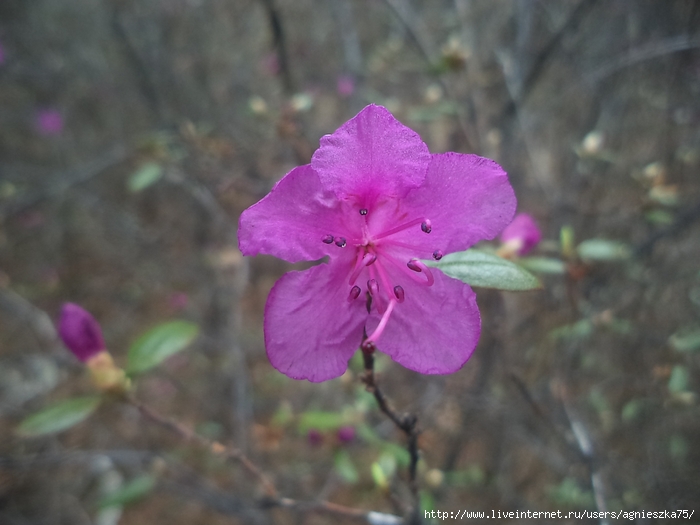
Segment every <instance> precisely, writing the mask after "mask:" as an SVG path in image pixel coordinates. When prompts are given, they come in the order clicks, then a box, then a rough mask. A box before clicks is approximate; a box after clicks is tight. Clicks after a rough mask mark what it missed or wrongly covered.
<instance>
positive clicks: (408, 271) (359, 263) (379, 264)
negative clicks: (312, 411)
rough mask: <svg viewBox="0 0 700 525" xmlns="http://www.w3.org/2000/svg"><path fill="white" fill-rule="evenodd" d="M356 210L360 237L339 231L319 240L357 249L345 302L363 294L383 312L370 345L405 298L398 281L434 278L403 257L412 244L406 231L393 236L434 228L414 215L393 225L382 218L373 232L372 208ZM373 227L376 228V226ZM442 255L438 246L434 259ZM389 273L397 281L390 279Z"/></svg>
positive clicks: (426, 282) (421, 281) (418, 263)
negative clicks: (376, 231) (379, 229)
mask: <svg viewBox="0 0 700 525" xmlns="http://www.w3.org/2000/svg"><path fill="white" fill-rule="evenodd" d="M375 211H377V210H375ZM359 214H360V215H361V216H362V237H361V238H360V239H354V238H351V236H350V235H348V236H347V239H346V237H342V236H339V235H332V234H328V235H326V236H325V237H323V238H322V239H321V241H322V242H324V243H326V244H335V245H336V246H338V247H339V248H346V246H347V247H354V248H355V250H356V256H355V262H354V264H353V266H352V269H351V270H350V273H349V276H348V281H347V284H348V286H349V290H348V302H353V301H355V300H356V299H359V298H360V297H365V298H366V299H367V309H368V311H371V309H372V308H373V307H374V308H376V309H377V312H378V313H379V314H380V315H381V316H382V317H381V320H380V321H379V324H378V325H377V328H376V329H375V330H374V331H373V332H372V333H371V334H370V335H369V337H367V339H366V340H365V342H364V344H365V345H367V346H368V347H370V346H373V345H374V343H375V342H376V341H377V339H378V338H379V336H380V335H381V334H382V332H383V331H384V329H385V328H386V325H387V323H388V322H389V318H390V317H391V314H392V312H393V311H394V307H395V306H396V305H397V304H400V303H403V302H404V300H405V299H406V292H405V290H404V287H403V286H401V282H405V279H412V280H413V281H415V282H417V283H419V284H421V285H425V286H432V285H433V283H434V282H435V279H434V277H433V274H432V273H431V272H430V269H429V268H428V267H427V266H426V265H425V264H424V263H423V262H422V261H420V260H419V259H417V258H415V257H411V258H409V259H408V260H403V258H404V257H405V251H406V249H408V250H410V249H413V248H415V246H414V245H412V244H411V243H410V241H409V242H402V241H404V240H405V238H406V237H405V235H404V236H403V238H402V241H399V240H396V239H394V238H392V237H394V236H396V235H397V234H399V233H402V232H406V231H411V233H413V231H415V234H416V235H425V234H429V233H430V232H431V231H432V230H433V226H432V223H431V222H430V219H428V218H426V217H416V218H414V219H411V220H409V221H407V222H401V223H400V224H398V225H396V226H394V225H389V227H387V224H386V221H383V222H384V227H383V228H382V229H381V231H379V232H378V233H375V232H373V231H372V227H371V226H370V225H371V219H372V217H371V214H372V211H371V210H368V208H367V207H360V208H359ZM380 222H381V221H380ZM397 222H398V221H397ZM374 229H377V228H376V226H375V227H374ZM397 252H399V253H397ZM402 253H403V255H402ZM442 256H443V252H442V250H440V249H436V250H435V251H434V252H433V258H434V259H435V260H440V259H441V258H442ZM361 275H365V279H366V280H365V279H360V276H361ZM390 275H391V276H392V277H393V279H394V280H395V281H399V282H392V278H390ZM363 291H364V294H363Z"/></svg>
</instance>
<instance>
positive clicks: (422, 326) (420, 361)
mask: <svg viewBox="0 0 700 525" xmlns="http://www.w3.org/2000/svg"><path fill="white" fill-rule="evenodd" d="M430 271H431V272H432V274H433V277H434V278H435V283H434V284H433V285H432V286H430V287H428V286H425V285H420V284H417V283H415V282H412V281H411V280H404V281H403V282H402V283H401V285H402V287H403V288H404V292H405V296H404V297H405V300H404V302H403V303H400V304H397V305H396V306H395V308H394V311H393V312H392V315H391V317H390V318H389V322H388V323H387V325H386V328H385V329H384V331H383V332H382V334H381V335H380V336H379V339H378V340H377V343H376V344H377V348H378V349H379V350H380V351H381V352H384V353H385V354H388V355H389V356H390V357H391V358H392V359H393V360H394V361H396V362H397V363H399V364H401V365H403V366H405V367H406V368H408V369H410V370H415V371H416V372H420V373H421V374H450V373H452V372H456V371H457V370H459V369H460V368H462V366H463V365H464V363H466V362H467V360H468V359H469V357H470V356H471V355H472V352H473V351H474V348H476V344H477V342H478V341H479V334H480V333H481V316H480V315H479V308H478V306H477V304H476V294H475V293H474V291H473V290H472V289H471V288H470V287H469V285H467V284H465V283H463V282H461V281H458V280H456V279H452V278H450V277H447V276H446V275H445V274H444V273H442V272H441V271H439V270H437V269H435V268H432V269H431V270H430ZM378 323H379V314H378V313H377V312H376V310H374V309H373V310H372V316H371V318H370V320H369V322H368V323H367V333H372V331H373V330H374V328H375V327H376V326H377V325H378Z"/></svg>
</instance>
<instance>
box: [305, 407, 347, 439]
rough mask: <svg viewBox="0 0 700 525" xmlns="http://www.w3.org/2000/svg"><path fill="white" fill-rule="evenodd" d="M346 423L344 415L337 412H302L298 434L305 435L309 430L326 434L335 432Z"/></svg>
mask: <svg viewBox="0 0 700 525" xmlns="http://www.w3.org/2000/svg"><path fill="white" fill-rule="evenodd" d="M347 423H348V421H347V418H346V417H345V415H344V414H341V413H339V412H323V411H321V410H311V411H308V412H304V413H303V414H301V416H300V417H299V424H298V428H299V432H300V433H301V434H305V433H306V432H308V431H309V430H318V431H320V432H326V431H328V430H337V429H339V428H340V427H342V426H343V425H346V424H347Z"/></svg>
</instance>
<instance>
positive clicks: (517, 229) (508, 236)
mask: <svg viewBox="0 0 700 525" xmlns="http://www.w3.org/2000/svg"><path fill="white" fill-rule="evenodd" d="M541 240H542V232H540V229H539V227H538V226H537V223H536V222H535V219H533V218H532V216H530V215H528V214H527V213H519V214H518V215H516V216H515V219H513V222H511V223H510V224H509V225H508V226H506V228H505V229H504V230H503V233H501V241H502V242H503V244H508V245H512V246H514V247H515V253H517V254H518V255H525V254H526V253H528V252H530V251H532V249H533V248H534V247H535V246H537V245H538V244H539V242H540V241H541Z"/></svg>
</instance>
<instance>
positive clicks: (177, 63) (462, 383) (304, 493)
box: [0, 0, 700, 525]
mask: <svg viewBox="0 0 700 525" xmlns="http://www.w3.org/2000/svg"><path fill="white" fill-rule="evenodd" d="M699 47H700V2H697V1H694V0H665V1H654V0H609V1H600V0H599V1H596V0H433V1H430V2H421V1H418V0H293V1H292V0H102V1H97V2H96V1H94V0H53V1H50V0H34V1H32V2H27V1H24V0H3V1H2V2H1V3H0V436H1V437H0V523H2V524H8V525H24V524H50V525H61V524H71V525H75V524H90V523H96V524H100V525H112V524H116V523H123V524H127V523H128V524H142V523H143V524H146V523H148V524H159V523H168V524H180V523H182V524H185V523H187V524H190V525H192V524H200V523H201V524H205V523H206V524H219V523H221V524H224V523H227V524H228V523H275V524H277V523H279V524H317V523H318V524H320V523H330V522H344V521H343V519H342V518H339V517H328V516H324V515H321V514H316V513H310V512H295V511H289V510H282V509H273V510H261V509H260V505H259V504H258V498H259V497H260V495H261V493H260V490H259V488H258V487H257V484H256V483H255V482H254V480H252V479H251V478H250V476H249V475H248V474H247V473H246V472H245V471H244V470H242V469H241V468H240V467H239V466H237V465H222V464H221V462H220V461H218V460H215V459H213V458H212V457H210V456H209V455H207V454H206V453H203V452H202V451H201V450H198V449H197V448H196V447H192V446H187V445H184V444H183V443H182V442H180V441H178V440H177V439H176V438H174V437H173V436H172V435H170V434H168V433H167V432H165V431H164V430H162V429H161V428H158V427H157V426H154V425H150V424H148V423H147V422H144V421H143V420H141V419H140V418H139V414H138V411H136V410H135V409H134V408H133V407H130V406H126V405H120V404H118V403H113V404H107V405H105V406H103V407H101V409H100V410H99V411H98V412H97V413H96V414H95V415H93V416H92V417H91V418H90V419H89V420H88V421H86V422H84V423H82V424H80V425H78V426H75V427H74V428H72V429H70V430H69V431H67V432H64V433H60V434H56V435H51V436H46V437H37V438H23V437H19V436H18V435H17V433H16V432H15V431H14V429H15V428H16V426H17V424H18V423H19V422H20V421H21V420H22V419H23V418H25V417H26V416H28V415H29V414H32V413H34V412H36V411H37V410H39V409H41V408H43V407H45V406H47V405H49V404H50V403H52V402H55V401H58V400H60V399H65V398H68V397H71V396H76V395H81V394H87V393H90V392H91V391H92V390H91V386H90V384H89V381H87V379H86V376H85V373H84V370H83V367H82V366H81V365H80V363H79V362H78V361H77V360H75V358H74V357H73V356H72V355H71V354H70V353H69V352H68V351H67V350H66V349H65V348H64V347H63V346H62V344H61V343H60V342H59V341H58V340H57V339H56V335H55V332H54V330H53V325H52V323H53V321H54V320H55V319H56V318H57V315H58V311H59V308H60V305H61V304H62V303H63V302H65V301H73V302H77V303H79V304H81V305H82V306H84V307H85V308H87V309H88V310H90V311H91V312H92V313H93V314H94V315H95V317H96V318H97V319H98V320H99V321H100V323H101V325H102V327H103V330H104V333H105V339H106V341H107V344H108V347H109V349H110V351H111V352H112V354H113V355H114V357H115V360H116V361H117V363H118V364H122V365H123V364H124V362H125V358H126V354H127V350H128V348H129V345H130V344H131V343H132V342H133V341H134V340H135V339H136V338H137V337H138V336H139V335H140V334H142V333H143V332H144V331H145V330H147V329H149V328H151V327H153V326H155V325H158V324H159V323H162V322H164V321H169V320H173V319H185V320H189V321H192V322H194V323H196V324H197V325H198V326H199V328H200V335H199V337H198V338H197V339H196V341H195V342H194V344H193V345H191V347H190V348H189V349H188V350H187V351H185V352H183V353H181V354H179V355H177V356H175V357H173V358H171V359H169V360H168V361H166V362H165V363H164V365H163V366H161V367H159V368H157V369H156V370H153V371H151V372H149V373H147V374H144V375H143V376H142V377H141V378H139V380H138V381H137V387H136V395H137V397H139V398H140V399H143V400H146V401H148V402H149V403H150V404H151V405H152V406H154V407H156V408H157V409H158V410H160V411H161V412H163V413H165V414H169V415H172V416H174V417H177V418H178V419H179V420H180V421H182V422H184V423H185V424H187V425H190V426H192V427H193V428H196V429H197V430H198V431H199V432H200V433H202V434H204V435H206V436H208V437H211V438H214V439H219V440H221V441H222V442H224V443H234V444H235V445H236V446H238V447H240V448H241V449H243V450H245V451H246V452H247V453H248V454H249V455H250V457H251V458H253V459H254V460H255V462H256V463H257V464H258V465H260V467H261V468H262V469H263V470H264V471H265V472H266V473H268V475H269V476H270V477H271V478H272V479H273V480H274V482H275V484H276V485H277V487H278V489H279V490H280V492H281V494H282V495H284V496H288V497H292V498H297V499H300V500H305V501H309V500H314V499H316V498H323V499H327V500H329V501H333V502H336V503H341V504H344V505H348V506H350V507H356V508H362V509H372V510H376V511H381V512H389V513H396V514H401V505H400V502H401V501H402V500H403V501H407V498H408V492H407V488H406V482H405V480H406V468H405V462H406V457H405V452H404V451H403V445H404V438H403V436H402V435H401V434H400V433H399V432H398V431H396V430H395V429H394V427H393V426H392V424H391V422H390V421H388V420H387V419H386V418H384V417H382V416H381V414H380V413H379V412H378V411H377V409H376V407H375V404H374V400H373V399H372V398H371V397H368V394H367V393H365V392H364V390H363V387H362V385H361V383H360V382H359V373H360V371H361V365H360V364H359V363H356V362H353V363H352V366H351V371H350V372H348V373H347V374H346V375H345V376H343V377H342V378H339V379H337V380H333V381H329V382H326V383H322V384H309V383H307V382H299V381H294V380H291V379H288V378H287V377H285V376H283V375H282V374H280V373H278V372H276V371H275V370H274V369H272V367H271V366H270V364H269V363H268V361H267V358H266V356H265V351H264V345H263V340H262V320H263V308H264V304H265V300H266V297H267V293H268V292H269V290H270V288H271V287H272V285H273V284H274V282H275V281H276V279H277V278H278V277H279V276H280V275H282V273H284V272H285V271H287V270H288V269H289V268H290V266H289V265H287V264H286V263H284V262H281V261H279V260H276V259H274V258H271V257H264V256H259V257H256V258H252V259H249V258H243V257H242V256H241V254H240V252H239V251H238V248H237V240H236V230H237V221H238V216H239V214H240V213H241V211H242V210H244V209H245V208H246V207H248V206H250V205H251V204H253V203H254V202H256V201H257V200H259V199H260V198H262V197H263V196H264V195H265V194H266V193H267V192H268V191H269V190H270V188H271V187H272V186H273V184H274V183H275V182H276V181H277V180H279V179H280V178H281V177H282V176H283V175H284V174H285V173H286V172H287V171H289V170H290V169H291V168H292V167H294V166H296V165H299V164H304V163H307V162H308V160H309V158H310V155H311V154H312V153H313V151H314V150H315V148H316V147H317V145H318V139H319V137H320V136H322V135H324V134H326V133H330V132H332V131H334V130H335V129H336V128H337V127H338V126H339V125H341V124H342V123H343V122H345V121H346V120H347V119H348V118H350V117H352V116H354V115H355V114H356V113H357V112H358V111H359V110H360V109H361V108H362V107H364V106H365V105H366V104H368V103H370V102H373V103H379V104H383V105H385V106H386V107H387V108H389V109H390V110H391V111H392V112H394V114H395V115H396V117H397V118H398V119H399V120H401V121H402V122H403V123H405V124H406V125H408V126H410V127H412V128H413V129H415V130H416V131H418V132H419V133H420V135H421V137H422V138H423V140H424V141H425V142H426V143H427V144H428V146H429V147H430V150H431V151H432V152H443V151H458V152H465V153H466V152H473V153H478V154H481V155H484V156H488V157H491V158H494V159H495V160H497V161H498V162H499V163H500V164H501V165H503V166H504V168H505V169H506V171H507V172H508V173H509V175H510V179H511V182H512V184H513V186H514V187H515V189H516V193H517V196H518V201H519V211H524V212H528V213H530V214H532V215H533V216H534V217H535V218H536V219H537V221H538V222H539V225H540V227H541V229H542V230H543V234H544V238H545V240H544V241H543V242H542V243H541V244H540V245H539V246H538V248H537V249H536V252H535V253H536V254H537V255H539V256H541V257H548V258H549V260H550V263H551V262H552V261H553V260H559V261H561V263H559V265H558V266H557V265H556V264H554V266H555V268H552V265H551V264H550V267H549V269H548V271H549V273H540V277H541V279H542V281H543V283H544V287H543V289H542V290H539V291H533V292H524V293H505V292H497V291H493V290H485V289H476V291H477V296H478V301H479V305H480V308H481V313H482V318H483V325H484V330H483V333H482V338H481V341H480V344H479V347H478V348H477V351H476V353H475V355H474V357H473V358H472V359H471V360H470V361H469V362H468V363H467V365H466V366H465V367H464V368H463V369H462V370H461V371H460V372H458V373H456V374H454V375H451V376H421V375H418V374H416V373H413V372H410V371H408V370H405V369H403V368H402V367H400V366H399V365H397V364H395V363H392V362H391V361H389V360H388V359H380V361H379V363H378V368H379V371H380V379H379V380H380V384H381V385H382V386H383V389H384V391H385V392H386V394H387V395H388V396H389V397H390V398H391V399H392V401H393V403H394V404H395V406H396V407H397V408H398V409H400V410H408V411H411V412H413V413H415V414H416V415H418V417H419V425H420V429H421V431H422V433H421V437H420V448H421V450H422V461H421V464H420V468H419V482H420V486H421V491H422V493H421V494H422V504H423V507H424V508H427V509H438V510H443V511H457V510H462V509H469V510H477V511H486V512H491V509H501V510H557V509H561V510H563V511H568V510H581V509H589V510H606V509H607V510H620V509H623V510H647V511H656V510H664V509H669V510H670V509H677V508H682V509H693V505H696V508H695V510H696V514H697V513H698V512H700V508H697V503H698V501H700V481H699V479H698V476H697V473H698V468H699V467H700V444H699V443H700V442H699V441H698V438H697V436H698V435H699V434H700V409H699V407H698V402H697V390H698V387H699V386H700V374H699V372H700V370H699V368H700V354H699V353H698V350H700V263H699V262H698V261H700V177H699V174H698V170H699V166H700V126H699V124H700V50H699V49H698V48H699ZM562 229H563V230H562ZM562 231H563V234H562ZM590 240H593V241H594V242H593V244H591V243H589V244H588V246H589V248H590V246H594V248H595V247H596V246H597V247H600V246H601V243H600V242H599V241H615V242H617V243H621V244H620V245H619V246H620V247H621V248H620V252H619V253H614V254H610V253H607V252H606V253H602V254H601V253H596V252H595V249H594V250H593V253H588V254H584V253H582V252H581V251H580V250H579V251H577V250H576V247H577V246H579V245H580V243H581V242H582V241H590ZM596 242H598V244H597V245H596V244H595V243H596ZM602 246H609V245H605V244H602ZM599 252H600V250H599ZM603 252H605V250H603ZM621 253H624V256H621V255H620V254H621ZM555 262H556V261H555ZM539 270H540V271H541V270H547V268H542V267H540V268H539ZM374 465H377V466H378V467H375V466H374ZM377 468H379V470H377ZM144 476H147V477H148V478H144ZM382 476H384V477H383V478H382ZM139 479H140V480H143V479H150V480H151V481H153V483H147V484H146V487H145V488H144V487H143V484H142V485H141V488H142V490H138V487H137V488H136V489H134V488H133V487H134V485H133V481H134V480H136V481H137V483H138V480H139ZM125 487H126V488H128V487H131V490H132V492H133V493H134V494H132V495H131V496H129V495H128V494H127V495H124V489H125ZM110 495H111V497H112V498H113V501H112V504H111V505H108V504H105V498H109V497H110ZM397 502H398V503H397ZM698 520H700V516H698V515H696V516H695V517H694V520H691V522H692V521H695V522H696V523H698V522H700V521H698ZM345 521H348V522H352V520H345ZM473 521H474V522H476V523H478V522H479V520H473ZM521 521H523V522H524V521H525V520H517V519H514V520H509V522H510V523H519V522H521ZM528 521H529V520H528ZM541 521H542V522H545V520H541ZM529 522H530V521H529ZM552 522H553V523H554V522H557V523H560V522H562V520H554V521H552ZM564 522H570V523H574V520H569V521H564ZM593 522H601V521H600V520H593ZM636 522H637V523H645V524H646V523H661V522H663V520H656V519H638V520H637V521H636ZM601 523H603V522H601Z"/></svg>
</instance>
